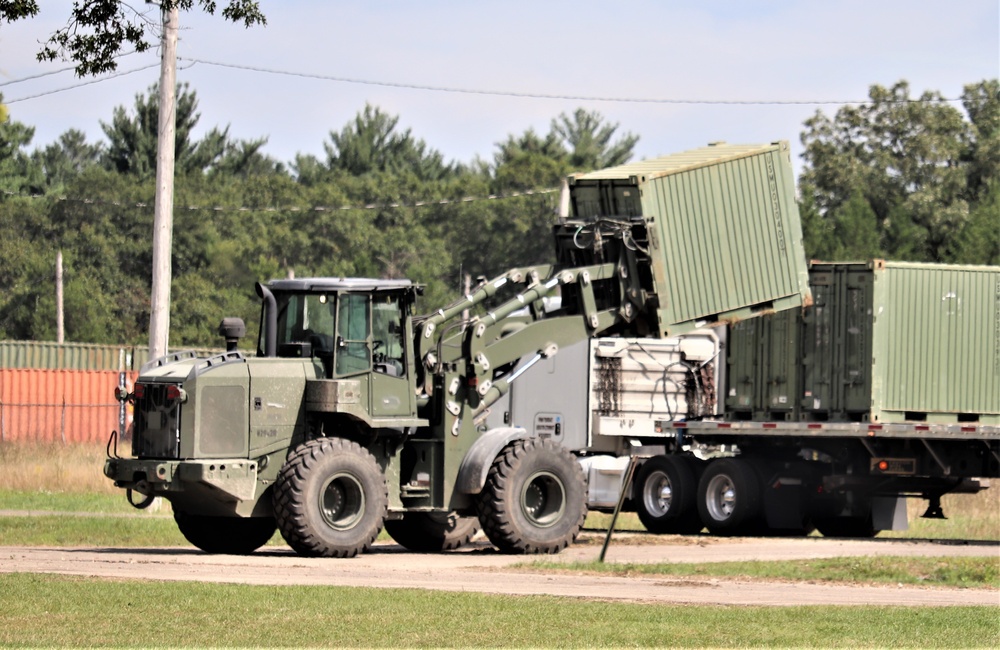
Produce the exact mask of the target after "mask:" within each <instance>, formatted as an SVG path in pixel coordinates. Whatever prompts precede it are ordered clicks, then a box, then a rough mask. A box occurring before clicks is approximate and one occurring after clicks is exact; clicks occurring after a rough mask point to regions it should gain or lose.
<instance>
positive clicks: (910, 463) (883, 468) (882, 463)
mask: <svg viewBox="0 0 1000 650" xmlns="http://www.w3.org/2000/svg"><path fill="white" fill-rule="evenodd" d="M869 470H870V471H871V473H872V474H890V475H895V476H911V475H913V474H916V473H917V461H916V459H914V458H872V460H871V465H870V466H869Z"/></svg>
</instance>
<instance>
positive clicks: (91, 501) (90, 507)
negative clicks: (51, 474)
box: [0, 489, 170, 514]
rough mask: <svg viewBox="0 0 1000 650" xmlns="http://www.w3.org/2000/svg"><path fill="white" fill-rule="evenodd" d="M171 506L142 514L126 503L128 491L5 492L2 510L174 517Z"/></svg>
mask: <svg viewBox="0 0 1000 650" xmlns="http://www.w3.org/2000/svg"><path fill="white" fill-rule="evenodd" d="M169 505H170V504H169V502H166V501H163V502H162V503H161V505H160V507H159V510H158V511H157V510H145V511H139V510H136V509H135V508H133V507H132V506H131V505H129V503H128V502H127V501H126V500H125V491H124V490H121V491H119V493H117V494H99V493H94V492H85V493H81V492H51V491H49V490H33V491H28V490H2V489H0V510H32V511H36V512H46V511H47V512H81V513H98V514H136V513H139V512H143V513H150V514H164V513H167V514H169V513H170V508H169Z"/></svg>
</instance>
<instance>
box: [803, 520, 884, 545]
mask: <svg viewBox="0 0 1000 650" xmlns="http://www.w3.org/2000/svg"><path fill="white" fill-rule="evenodd" d="M813 524H815V526H816V530H818V531H819V532H820V534H821V535H822V536H823V537H858V538H861V539H871V538H873V537H875V536H876V535H878V532H879V531H877V530H875V525H874V524H872V517H871V515H870V514H869V515H867V516H860V517H824V518H821V519H820V518H817V519H815V520H814V521H813Z"/></svg>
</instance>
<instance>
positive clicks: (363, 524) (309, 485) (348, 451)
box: [273, 438, 389, 557]
mask: <svg viewBox="0 0 1000 650" xmlns="http://www.w3.org/2000/svg"><path fill="white" fill-rule="evenodd" d="M273 505H274V516H275V519H276V520H277V522H278V530H280V531H281V536H282V537H284V538H285V541H286V542H288V545H289V546H291V547H292V549H293V550H295V552H296V553H298V554H299V555H304V556H309V557H354V556H355V555H357V554H358V553H362V552H364V551H366V550H368V548H369V547H370V546H371V545H372V543H373V542H374V541H375V538H376V537H378V534H379V533H380V532H381V531H382V524H383V523H384V522H385V517H386V514H387V512H388V505H389V495H388V489H387V488H386V482H385V475H384V474H383V473H382V469H381V468H380V467H379V466H378V463H376V462H375V457H374V456H372V455H371V453H369V452H368V450H366V449H364V448H362V447H361V445H359V444H357V443H356V442H351V441H350V440H346V439H343V438H319V439H316V440H310V441H308V442H305V443H303V444H301V445H299V446H298V447H297V448H296V449H295V451H294V452H293V453H292V455H291V456H289V457H288V460H287V461H286V462H285V465H284V467H282V468H281V471H280V472H279V473H278V478H277V480H276V481H275V484H274V499H273Z"/></svg>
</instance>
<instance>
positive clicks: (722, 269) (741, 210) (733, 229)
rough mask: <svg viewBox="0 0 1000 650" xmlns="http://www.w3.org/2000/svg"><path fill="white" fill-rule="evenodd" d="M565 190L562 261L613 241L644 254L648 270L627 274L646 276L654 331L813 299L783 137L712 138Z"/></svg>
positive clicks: (574, 181) (559, 231) (559, 232)
mask: <svg viewBox="0 0 1000 650" xmlns="http://www.w3.org/2000/svg"><path fill="white" fill-rule="evenodd" d="M569 189H570V202H571V206H572V208H571V209H572V217H571V218H570V219H568V220H567V221H566V222H565V223H562V224H560V225H558V226H557V227H556V239H557V249H558V250H559V252H560V261H562V262H571V263H579V262H581V261H589V260H588V259H587V258H586V255H585V254H584V253H585V252H586V251H587V250H589V249H591V248H593V249H595V250H596V254H595V255H594V256H593V257H595V258H600V257H602V255H603V256H604V257H607V255H606V250H604V249H601V248H600V246H601V244H603V243H604V242H606V241H608V240H614V239H615V238H618V239H622V240H623V244H624V245H626V246H632V247H635V248H638V249H639V250H641V251H642V252H643V253H646V255H647V257H646V263H647V266H648V268H642V267H640V268H637V269H626V270H625V272H636V273H639V274H640V276H642V277H643V285H644V287H645V288H646V290H647V292H648V293H649V297H650V299H651V303H652V304H653V305H654V310H655V323H653V326H652V327H651V328H650V329H651V331H650V333H649V335H651V336H664V337H665V336H672V335H675V334H678V333H682V332H686V331H690V330H692V329H696V328H698V327H703V326H710V325H712V324H715V323H720V322H724V321H727V320H732V319H742V318H746V317H749V316H753V315H757V314H760V313H767V312H771V311H779V310H783V309H790V308H793V307H798V306H800V305H802V304H808V302H809V301H810V298H809V286H808V272H807V266H806V261H805V253H804V251H803V248H802V230H801V225H800V222H799V213H798V206H797V204H796V201H795V186H794V173H793V170H792V164H791V156H790V151H789V147H788V143H787V142H776V143H773V144H767V145H729V144H725V143H718V144H713V145H709V146H707V147H703V148H700V149H695V150H693V151H687V152H683V153H679V154H674V155H670V156H664V157H661V158H655V159H651V160H644V161H640V162H635V163H629V164H626V165H621V166H618V167H612V168H609V169H605V170H601V171H596V172H591V173H587V174H578V175H575V176H571V177H570V178H569ZM589 224H596V225H595V226H593V227H590V226H589ZM598 226H603V227H604V229H603V230H602V229H601V228H600V227H598ZM616 227H617V228H618V232H615V228H616Z"/></svg>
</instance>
